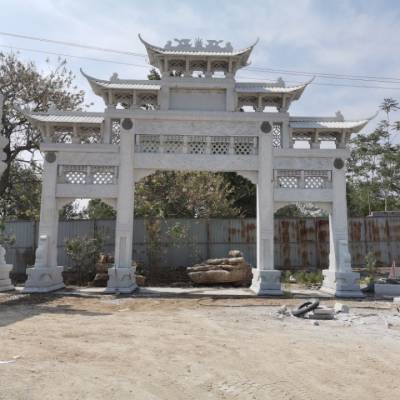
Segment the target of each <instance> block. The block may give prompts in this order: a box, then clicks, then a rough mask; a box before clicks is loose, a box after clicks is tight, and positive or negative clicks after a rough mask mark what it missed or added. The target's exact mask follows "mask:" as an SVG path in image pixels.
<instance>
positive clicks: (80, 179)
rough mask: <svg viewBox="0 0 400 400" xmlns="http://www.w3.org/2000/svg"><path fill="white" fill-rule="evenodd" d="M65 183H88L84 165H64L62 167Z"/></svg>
mask: <svg viewBox="0 0 400 400" xmlns="http://www.w3.org/2000/svg"><path fill="white" fill-rule="evenodd" d="M63 178H64V179H63V180H64V182H65V183H71V184H78V185H85V184H86V183H87V181H88V176H87V166H86V165H66V166H64V167H63Z"/></svg>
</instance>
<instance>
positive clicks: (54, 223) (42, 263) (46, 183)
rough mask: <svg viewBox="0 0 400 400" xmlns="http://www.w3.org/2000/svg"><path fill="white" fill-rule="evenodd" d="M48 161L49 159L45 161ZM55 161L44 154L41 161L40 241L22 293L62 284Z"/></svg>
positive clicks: (45, 290)
mask: <svg viewBox="0 0 400 400" xmlns="http://www.w3.org/2000/svg"><path fill="white" fill-rule="evenodd" d="M48 160H49V161H48ZM56 187H57V162H55V155H54V153H50V154H47V155H46V157H45V161H44V164H43V183H42V198H41V204H40V223H39V241H38V247H37V249H36V257H35V265H34V267H33V268H28V269H27V271H26V272H27V275H28V279H27V280H26V283H25V288H24V292H27V293H36V292H39V293H43V292H50V291H53V290H57V289H60V288H63V287H64V282H63V277H62V271H63V267H60V266H57V236H58V219H59V218H58V207H57V200H56Z"/></svg>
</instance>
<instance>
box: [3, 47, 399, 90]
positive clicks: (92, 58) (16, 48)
mask: <svg viewBox="0 0 400 400" xmlns="http://www.w3.org/2000/svg"><path fill="white" fill-rule="evenodd" d="M0 47H3V48H8V49H11V50H14V49H15V50H20V51H28V52H34V53H41V54H49V55H55V56H60V57H67V58H68V57H70V58H78V59H82V60H89V61H95V62H103V63H110V64H119V65H127V66H132V67H139V68H146V69H149V68H150V67H151V65H150V64H147V65H142V64H134V63H128V62H123V61H115V60H108V59H102V58H94V57H86V56H77V55H73V54H65V53H57V52H51V51H46V50H38V49H28V48H24V47H15V46H8V45H0ZM271 74H272V73H271ZM242 78H245V79H250V80H260V79H263V77H253V76H242ZM265 83H274V81H273V80H270V78H268V81H267V82H265ZM287 83H294V84H304V82H301V81H294V80H290V81H287ZM399 83H400V82H399ZM310 85H317V86H338V87H351V88H361V89H388V90H400V87H389V86H368V85H350V84H345V83H331V82H325V83H324V82H311V83H310Z"/></svg>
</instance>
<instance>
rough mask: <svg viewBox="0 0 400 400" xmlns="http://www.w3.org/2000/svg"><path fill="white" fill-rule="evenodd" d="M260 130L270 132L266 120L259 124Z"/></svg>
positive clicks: (269, 126)
mask: <svg viewBox="0 0 400 400" xmlns="http://www.w3.org/2000/svg"><path fill="white" fill-rule="evenodd" d="M260 129H261V132H264V133H270V132H271V130H272V126H271V124H270V123H269V122H268V121H264V122H263V123H262V124H261V126H260Z"/></svg>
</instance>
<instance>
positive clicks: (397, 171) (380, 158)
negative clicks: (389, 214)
mask: <svg viewBox="0 0 400 400" xmlns="http://www.w3.org/2000/svg"><path fill="white" fill-rule="evenodd" d="M380 109H381V110H382V111H384V112H385V119H384V120H382V121H381V122H380V123H379V124H378V125H377V127H376V129H375V130H374V131H373V132H371V133H369V134H358V135H356V136H355V138H354V139H353V140H352V151H351V156H350V159H349V162H348V182H349V184H348V193H347V198H348V204H349V210H350V214H351V215H353V216H364V215H366V214H369V213H371V211H374V210H375V211H377V210H385V211H389V210H393V209H396V208H398V207H399V206H400V202H399V194H400V145H399V144H398V143H397V142H396V135H397V134H398V132H399V123H398V122H394V123H393V122H392V121H391V114H392V113H393V112H394V111H396V110H398V109H399V105H398V103H397V101H396V100H394V99H390V98H387V99H384V101H383V102H382V104H381V105H380Z"/></svg>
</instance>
